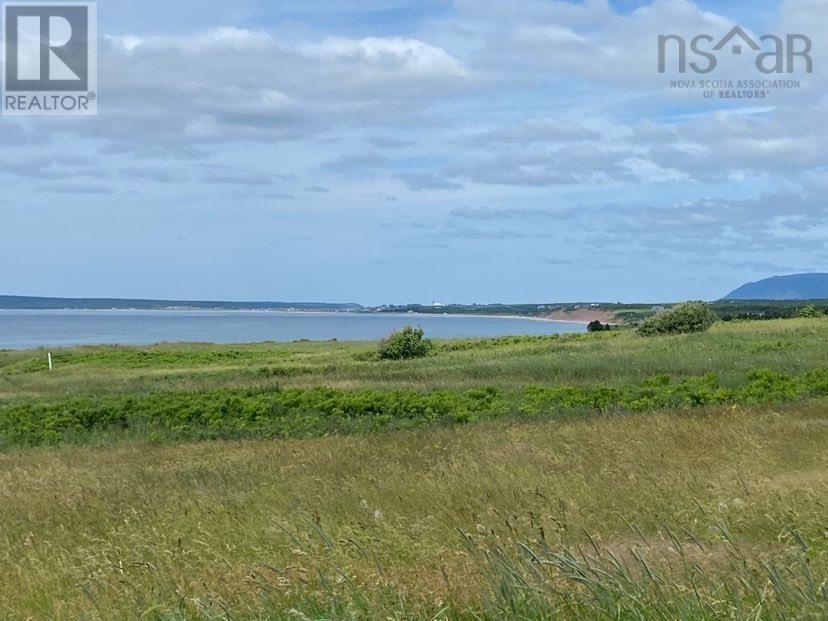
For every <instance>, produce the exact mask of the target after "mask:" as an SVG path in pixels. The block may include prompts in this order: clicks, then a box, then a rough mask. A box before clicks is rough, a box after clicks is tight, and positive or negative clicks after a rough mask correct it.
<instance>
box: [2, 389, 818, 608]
mask: <svg viewBox="0 0 828 621" xmlns="http://www.w3.org/2000/svg"><path fill="white" fill-rule="evenodd" d="M826 412H828V409H827V408H826V403H825V402H824V401H813V402H809V403H801V404H797V405H795V406H791V405H789V406H782V407H776V406H774V407H770V408H768V407H767V406H763V407H756V406H750V407H741V406H736V407H735V408H734V407H732V406H726V407H721V406H718V407H713V408H701V409H698V410H692V411H688V412H665V413H651V414H630V415H626V416H622V417H603V418H590V419H584V420H572V421H566V422H561V421H537V420H536V421H532V422H522V423H503V422H500V423H481V424H478V425H470V426H466V427H462V428H455V429H443V430H422V431H415V432H398V433H389V434H379V435H373V436H348V437H331V438H318V439H306V440H287V441H282V442H265V441H248V442H232V443H221V442H219V443H216V442H208V443H196V444H183V445H163V444H136V445H113V446H108V447H105V448H91V447H70V446H64V447H61V448H56V449H31V450H26V451H15V452H8V453H5V454H0V524H2V537H0V575H2V576H3V580H0V618H10V619H17V618H35V619H40V618H48V619H78V618H83V619H114V618H118V619H138V618H145V619H225V618H229V619H264V618H285V619H288V618H291V619H297V618H302V616H301V615H305V616H307V617H308V618H313V619H317V618H325V619H342V618H352V619H366V618H370V619H374V618H389V617H390V618H414V619H431V618H455V619H475V618H485V619H500V618H516V619H526V618H569V617H572V618H579V617H580V618H584V619H594V618H613V619H615V618H621V619H635V618H646V619H650V618H668V619H674V618H687V619H696V618H702V619H703V618H717V619H734V618H735V619H753V618H759V619H778V618H783V617H784V618H806V619H807V618H811V619H819V618H824V616H825V615H826V613H828V610H826V604H825V601H824V585H825V582H826V580H828V567H827V566H826V563H828V557H827V556H826V555H828V539H827V538H826V534H825V498H828V461H826V460H828V456H826V452H825V450H824V449H825V446H826V445H828V426H827V425H826ZM636 557H640V559H643V562H642V560H639V559H637V558H636ZM613 558H615V559H617V561H618V563H620V566H615V565H614V564H613V563H614V561H613ZM644 563H646V567H645V565H644ZM647 568H649V572H650V574H648V573H647V571H648V569H647ZM694 589H695V591H694ZM696 591H697V592H698V595H696ZM820 598H822V599H820ZM760 604H761V605H760ZM291 611H294V612H291Z"/></svg>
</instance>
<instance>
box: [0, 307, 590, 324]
mask: <svg viewBox="0 0 828 621" xmlns="http://www.w3.org/2000/svg"><path fill="white" fill-rule="evenodd" d="M0 313H167V314H178V313H181V314H209V313H221V314H231V313H236V314H268V313H272V314H282V315H325V316H337V315H351V316H356V317H358V316H366V315H367V316H374V317H459V318H474V317H478V318H483V319H512V320H515V319H517V320H525V321H546V322H550V323H575V324H583V325H587V324H588V323H589V321H586V320H582V319H557V318H555V317H537V316H530V315H492V314H488V313H487V314H476V313H388V312H368V311H332V310H286V309H276V308H274V309H255V308H244V309H242V308H227V309H225V308H0Z"/></svg>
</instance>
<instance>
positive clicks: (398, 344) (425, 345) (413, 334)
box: [379, 326, 434, 360]
mask: <svg viewBox="0 0 828 621" xmlns="http://www.w3.org/2000/svg"><path fill="white" fill-rule="evenodd" d="M432 349H434V343H432V342H431V340H429V339H427V338H425V334H424V332H423V329H422V328H414V327H413V326H406V327H404V328H403V329H402V330H398V331H397V332H394V333H392V334H391V336H389V337H388V338H387V339H383V341H382V342H381V343H380V346H379V357H380V360H411V359H412V358H422V357H423V356H427V355H428V353H429V352H430V351H431V350H432Z"/></svg>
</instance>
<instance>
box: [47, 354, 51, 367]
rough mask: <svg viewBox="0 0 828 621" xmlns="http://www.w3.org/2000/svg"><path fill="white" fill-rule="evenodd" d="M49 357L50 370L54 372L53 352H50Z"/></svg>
mask: <svg viewBox="0 0 828 621" xmlns="http://www.w3.org/2000/svg"><path fill="white" fill-rule="evenodd" d="M47 356H48V357H49V370H50V371H51V370H52V352H49V353H48V354H47Z"/></svg>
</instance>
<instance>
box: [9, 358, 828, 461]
mask: <svg viewBox="0 0 828 621" xmlns="http://www.w3.org/2000/svg"><path fill="white" fill-rule="evenodd" d="M825 396H828V369H820V370H814V371H809V372H807V373H805V374H803V375H799V376H793V377H792V376H788V375H785V374H783V373H779V372H776V371H752V372H750V373H748V374H747V375H746V376H745V377H744V378H741V380H740V382H739V383H738V384H737V385H736V386H733V387H724V386H722V385H721V383H720V382H719V380H718V378H717V377H716V375H715V374H713V373H710V374H708V375H705V376H702V377H689V378H684V379H682V380H680V381H676V382H674V381H671V378H670V377H669V376H667V375H661V376H658V377H655V378H652V379H651V380H648V381H645V382H642V383H641V384H637V385H631V386H623V387H619V388H607V387H600V386H596V387H583V386H538V385H528V386H525V387H524V388H523V389H522V390H510V391H503V390H500V389H498V388H496V387H494V386H486V387H483V388H477V389H471V390H465V391H457V390H433V391H429V392H414V391H400V390H394V391H378V390H356V391H351V390H347V391H346V390H337V389H331V388H310V389H288V390H281V389H278V388H277V389H272V388H271V389H267V390H262V389H258V390H252V389H248V390H222V391H204V392H198V393H156V394H151V395H145V396H139V397H135V396H117V397H100V398H75V399H63V400H60V401H56V402H51V403H50V402H37V403H29V404H23V405H17V406H6V407H0V448H1V447H8V446H36V445H40V444H57V443H62V442H96V441H101V440H111V439H117V438H118V437H121V438H129V439H142V440H166V441H184V440H188V441H192V440H202V439H228V438H256V437H296V436H298V437H306V436H314V435H324V434H327V433H358V432H374V431H380V430H400V429H412V428H417V427H423V426H427V425H434V424H456V423H467V422H472V421H479V420H494V419H499V418H504V417H507V416H511V417H518V416H519V417H538V416H541V417H549V416H556V417H561V416H564V415H568V414H578V413H581V414H590V413H595V414H607V413H617V412H623V411H642V410H654V409H666V408H689V407H698V406H703V405H711V404H731V405H733V404H739V405H750V404H760V403H783V402H786V401H792V400H801V399H806V398H812V397H825Z"/></svg>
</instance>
